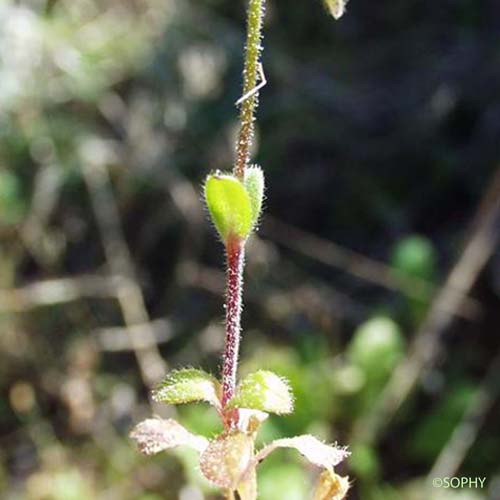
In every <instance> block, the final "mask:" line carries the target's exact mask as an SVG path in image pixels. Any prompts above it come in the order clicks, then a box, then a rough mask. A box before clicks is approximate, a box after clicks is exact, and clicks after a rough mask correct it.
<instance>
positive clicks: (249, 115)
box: [222, 0, 265, 427]
mask: <svg viewBox="0 0 500 500" xmlns="http://www.w3.org/2000/svg"><path fill="white" fill-rule="evenodd" d="M264 4H265V0H249V6H248V13H247V16H248V17H247V19H248V21H247V42H246V47H245V68H244V71H243V95H247V94H249V93H250V92H251V91H252V90H253V89H254V88H255V87H256V85H257V76H258V72H259V57H260V52H261V50H262V47H261V45H260V41H261V37H262V19H263V17H264ZM257 104H258V93H257V92H256V93H254V94H253V95H250V96H249V97H247V98H246V99H245V100H244V101H243V102H242V104H241V111H240V124H241V125H240V132H239V137H238V142H237V145H236V162H235V165H234V170H233V173H234V175H235V176H236V177H238V178H239V179H240V180H242V179H244V177H245V168H246V167H247V165H248V163H249V161H250V147H251V145H252V140H253V134H254V114H255V110H256V108H257ZM226 259H227V275H226V304H225V307H226V338H225V345H224V359H223V367H222V408H223V409H224V407H225V406H226V403H227V402H228V401H229V400H230V399H231V398H232V397H233V394H234V390H235V388H236V374H237V370H238V355H239V349H240V334H241V310H242V290H243V268H244V265H245V241H244V240H242V239H240V238H236V237H230V238H228V241H227V242H226ZM224 420H225V425H226V427H234V426H235V425H237V423H238V410H232V411H230V412H224Z"/></svg>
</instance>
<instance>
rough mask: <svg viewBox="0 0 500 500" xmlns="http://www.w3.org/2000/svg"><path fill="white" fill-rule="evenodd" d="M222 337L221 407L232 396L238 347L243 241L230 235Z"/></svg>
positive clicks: (243, 258) (227, 249)
mask: <svg viewBox="0 0 500 500" xmlns="http://www.w3.org/2000/svg"><path fill="white" fill-rule="evenodd" d="M226 260H227V271H226V280H227V281H226V282H227V285H226V286H227V290H226V304H225V308H226V340H225V346H224V360H223V362H224V364H223V367H222V407H223V408H224V406H225V405H226V403H227V402H228V401H229V400H230V399H231V398H232V397H233V394H234V389H235V387H236V371H237V368H238V353H239V349H240V333H241V310H242V291H243V266H244V262H245V247H244V241H242V240H241V239H239V238H230V239H229V240H228V243H227V245H226Z"/></svg>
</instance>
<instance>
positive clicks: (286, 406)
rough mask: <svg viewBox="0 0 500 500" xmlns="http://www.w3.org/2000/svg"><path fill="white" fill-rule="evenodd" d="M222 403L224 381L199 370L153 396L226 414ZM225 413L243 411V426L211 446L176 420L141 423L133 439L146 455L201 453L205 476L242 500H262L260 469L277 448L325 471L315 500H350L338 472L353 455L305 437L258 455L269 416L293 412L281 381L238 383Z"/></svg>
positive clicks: (176, 376) (257, 375) (175, 375)
mask: <svg viewBox="0 0 500 500" xmlns="http://www.w3.org/2000/svg"><path fill="white" fill-rule="evenodd" d="M220 398H221V386H220V383H219V381H218V380H217V379H216V378H215V377H213V376H212V375H210V374H208V373H206V372H204V371H202V370H198V369H194V368H186V369H181V370H175V371H173V372H171V373H170V374H169V375H168V376H167V377H166V378H165V380H164V381H163V382H162V383H161V384H160V385H159V386H158V387H157V388H156V389H155V390H154V391H153V399H154V400H155V401H159V402H165V403H169V404H180V403H190V402H199V401H205V402H208V403H210V404H212V405H213V406H214V407H215V408H216V409H217V411H219V413H222V408H221V401H220ZM225 409H237V410H238V412H239V419H238V426H237V427H236V428H231V429H226V430H225V431H224V432H223V433H222V434H220V435H219V436H217V437H215V438H214V439H212V440H208V439H207V438H205V437H203V436H198V435H194V434H192V433H191V432H189V431H188V430H187V429H185V428H184V427H183V426H182V425H180V424H179V423H177V422H176V421H175V420H172V419H168V420H162V419H160V418H150V419H147V420H145V421H143V422H141V423H140V424H139V425H137V426H136V427H135V429H134V430H133V431H132V433H131V437H132V438H133V439H135V440H136V442H137V444H138V447H139V449H140V451H142V452H143V453H145V454H146V455H153V454H156V453H159V452H161V451H164V450H167V449H172V448H176V447H178V446H188V447H190V448H192V449H194V450H196V451H197V452H198V453H199V455H200V469H201V471H202V473H203V475H204V476H205V477H206V478H207V479H208V480H209V481H210V482H211V483H213V484H214V485H216V486H218V487H220V488H222V489H225V490H229V491H233V492H234V491H237V492H238V495H239V497H240V499H241V500H255V499H256V498H257V480H256V467H257V465H258V464H259V463H260V462H261V461H262V460H264V459H265V458H266V457H267V456H268V455H269V454H270V453H271V452H272V451H274V450H276V449H278V448H294V449H296V450H297V451H299V452H300V453H301V454H302V455H303V456H304V457H305V458H306V459H307V460H309V462H311V463H312V464H314V465H316V466H318V467H321V468H323V469H324V471H323V473H322V474H321V475H320V477H319V481H318V484H317V487H316V490H315V493H314V500H341V499H342V498H344V497H345V494H346V492H347V489H348V487H349V484H348V480H347V478H343V477H340V476H338V475H337V474H335V473H334V471H333V468H334V467H335V466H336V465H337V464H338V463H339V462H341V461H342V460H343V459H344V458H346V457H347V456H348V454H349V453H348V452H347V451H346V450H345V449H344V448H339V447H337V446H335V445H327V444H324V443H322V442H321V441H319V440H318V439H316V438H315V437H313V436H310V435H303V436H296V437H293V438H285V439H278V440H276V441H273V442H271V443H270V444H268V445H267V446H264V447H263V448H262V449H261V450H259V451H258V452H255V446H254V443H255V437H256V434H257V431H258V429H259V426H260V424H261V423H262V422H263V421H264V420H265V419H266V418H267V416H268V413H276V414H285V413H291V411H292V410H293V396H292V393H291V390H290V387H289V385H288V383H287V382H286V381H285V380H283V379H282V378H281V377H279V376H278V375H276V374H274V373H273V372H270V371H265V370H260V371H257V372H254V373H252V374H250V375H248V376H247V377H246V378H244V379H243V380H242V381H241V382H240V383H239V385H238V386H237V388H236V391H235V394H234V396H233V397H232V398H231V399H230V400H229V402H228V403H227V405H226V408H225Z"/></svg>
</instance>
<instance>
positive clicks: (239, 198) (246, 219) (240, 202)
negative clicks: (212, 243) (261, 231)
mask: <svg viewBox="0 0 500 500" xmlns="http://www.w3.org/2000/svg"><path fill="white" fill-rule="evenodd" d="M205 201H206V203H207V207H208V211H209V212H210V216H211V218H212V222H213V223H214V225H215V227H216V229H217V231H218V232H219V235H220V237H221V238H222V241H223V242H224V243H226V242H227V240H228V239H229V238H230V237H231V236H233V237H237V238H241V239H245V238H247V237H248V236H249V234H250V231H251V230H252V226H253V222H254V215H253V208H252V202H251V200H250V196H249V194H248V192H247V190H246V189H245V187H244V185H243V184H242V183H241V182H240V181H239V180H238V179H236V178H235V177H234V176H232V175H223V174H219V173H216V174H214V175H209V176H208V178H207V181H206V182H205Z"/></svg>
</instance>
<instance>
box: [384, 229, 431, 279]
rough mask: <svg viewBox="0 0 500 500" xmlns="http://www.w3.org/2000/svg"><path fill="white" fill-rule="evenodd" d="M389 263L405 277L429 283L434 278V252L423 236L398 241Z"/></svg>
mask: <svg viewBox="0 0 500 500" xmlns="http://www.w3.org/2000/svg"><path fill="white" fill-rule="evenodd" d="M391 262H392V265H393V267H394V268H395V269H397V270H398V271H400V272H401V273H403V274H406V275H407V276H410V277H415V278H421V279H425V280H429V281H433V280H434V279H435V277H436V251H435V249H434V247H433V245H432V243H431V242H430V241H429V240H428V239H427V238H424V237H423V236H418V235H413V236H408V237H406V238H404V239H402V240H400V241H399V242H398V243H397V245H396V247H395V248H394V251H393V254H392V259H391Z"/></svg>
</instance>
